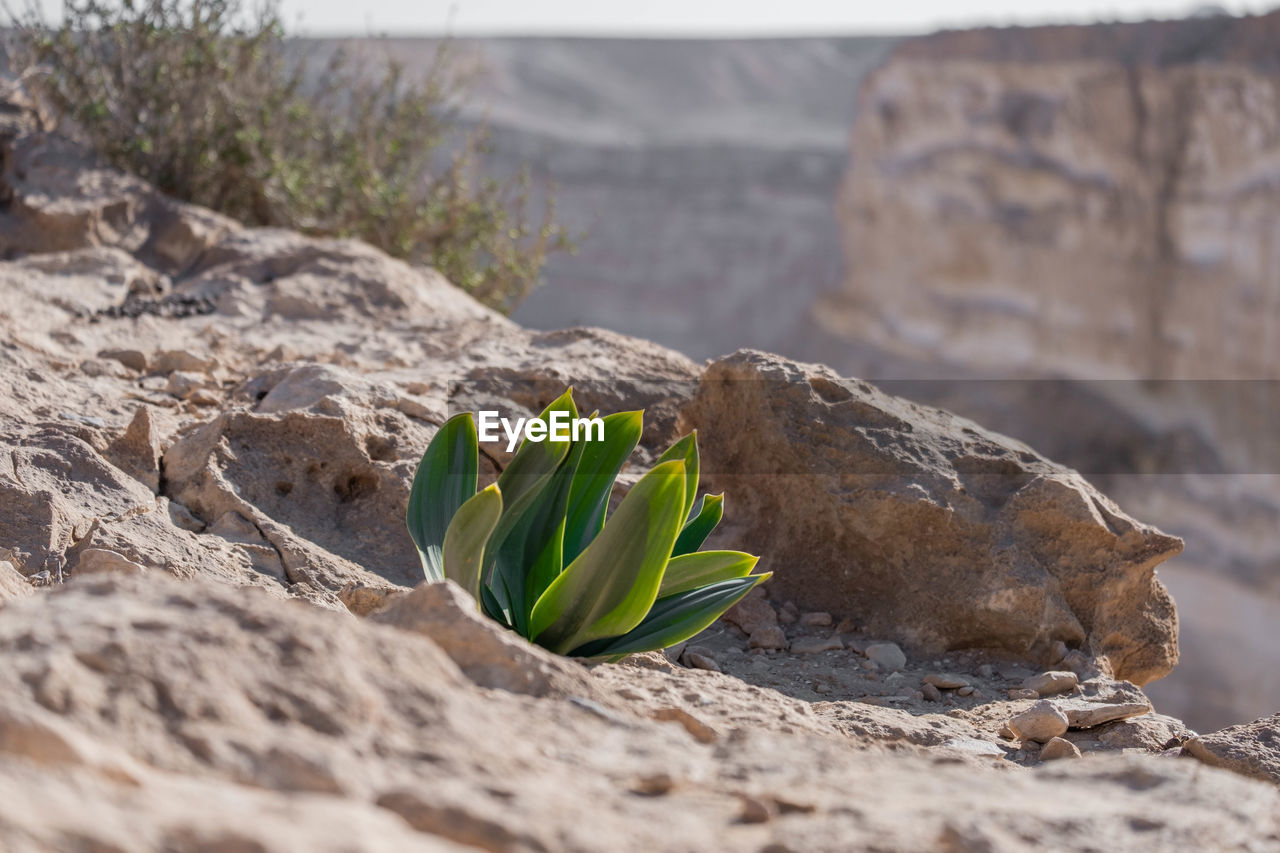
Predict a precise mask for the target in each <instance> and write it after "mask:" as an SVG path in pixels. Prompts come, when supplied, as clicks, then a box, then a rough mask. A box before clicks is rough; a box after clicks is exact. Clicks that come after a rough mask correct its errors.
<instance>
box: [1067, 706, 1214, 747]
mask: <svg viewBox="0 0 1280 853" xmlns="http://www.w3.org/2000/svg"><path fill="white" fill-rule="evenodd" d="M1090 735H1091V736H1093V737H1096V738H1097V740H1098V742H1099V743H1101V744H1102V745H1103V746H1104V747H1106V748H1107V749H1145V750H1148V751H1150V752H1160V751H1162V750H1164V749H1168V748H1169V747H1170V746H1171V745H1172V746H1178V745H1180V744H1182V743H1184V742H1185V741H1186V740H1187V739H1188V738H1190V737H1192V736H1194V735H1195V732H1193V731H1190V730H1189V729H1188V728H1187V727H1186V725H1185V724H1184V723H1183V722H1182V721H1181V720H1177V719H1174V718H1173V717H1168V716H1165V715H1164V714H1143V715H1142V716H1139V717H1131V718H1129V719H1126V720H1118V721H1116V722H1114V723H1104V724H1103V725H1101V726H1099V727H1098V728H1096V729H1092V730H1090Z"/></svg>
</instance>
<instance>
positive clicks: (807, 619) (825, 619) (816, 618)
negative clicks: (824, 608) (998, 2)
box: [800, 612, 832, 628]
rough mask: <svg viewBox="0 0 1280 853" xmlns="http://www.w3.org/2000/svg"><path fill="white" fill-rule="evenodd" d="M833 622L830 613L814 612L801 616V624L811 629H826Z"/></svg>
mask: <svg viewBox="0 0 1280 853" xmlns="http://www.w3.org/2000/svg"><path fill="white" fill-rule="evenodd" d="M831 622H832V619H831V614H830V613H822V612H813V613H805V614H802V615H801V616H800V624H801V625H807V626H809V627H810V628H825V627H827V626H828V625H830V624H831Z"/></svg>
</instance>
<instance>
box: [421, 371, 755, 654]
mask: <svg viewBox="0 0 1280 853" xmlns="http://www.w3.org/2000/svg"><path fill="white" fill-rule="evenodd" d="M554 412H565V413H567V415H568V417H570V418H577V417H578V410H577V407H576V406H575V405H574V402H573V393H572V389H569V390H568V391H565V393H564V394H563V395H562V396H560V397H559V398H558V399H556V400H555V402H553V403H552V404H551V405H550V406H548V407H547V408H546V410H545V411H544V412H543V413H542V415H541V419H542V420H543V421H545V422H548V423H549V422H550V421H551V415H552V414H553V413H554ZM643 415H644V412H642V411H637V412H619V413H617V414H612V415H607V416H606V417H604V418H602V420H603V422H604V435H603V439H602V440H601V439H597V440H594V441H592V440H586V438H585V437H584V438H582V439H579V440H577V441H573V440H567V441H554V440H551V439H550V438H548V439H547V440H546V441H542V442H531V441H527V440H526V441H525V442H523V443H522V444H521V445H520V448H519V449H518V450H517V451H516V454H515V456H514V457H513V458H512V460H511V462H510V463H509V464H508V465H507V466H506V468H505V469H504V470H503V471H502V473H501V475H500V476H499V477H498V482H497V483H495V484H493V485H491V486H488V487H487V488H484V489H481V490H479V491H477V490H476V487H477V481H478V472H479V443H478V440H477V435H476V425H475V420H474V419H473V418H472V416H471V414H470V413H464V414H460V415H455V416H454V417H452V418H450V419H449V420H448V421H446V422H445V424H444V425H443V426H442V427H441V428H440V430H439V432H437V433H436V435H435V437H434V438H433V439H432V441H431V444H430V446H429V447H427V451H426V453H425V454H423V456H422V462H421V463H420V464H419V466H418V471H417V474H416V476H415V477H414V480H413V490H412V492H411V493H410V496H409V512H408V519H407V521H408V526H409V533H410V535H411V536H412V537H413V541H414V544H415V545H417V547H418V555H419V557H421V559H422V570H423V572H424V573H425V574H426V577H427V579H428V580H431V581H439V580H443V579H445V578H448V579H450V580H453V581H456V582H457V583H458V584H460V585H461V586H462V587H463V588H464V589H466V590H467V591H468V592H470V593H471V595H472V596H473V597H474V598H475V599H476V606H477V607H478V608H479V609H480V610H481V612H483V613H485V614H486V615H488V616H489V617H490V618H492V619H495V620H497V621H498V622H500V623H502V624H503V625H505V626H506V627H508V628H510V629H512V630H514V631H516V632H517V633H519V634H520V635H522V636H524V637H526V638H528V639H529V640H531V641H533V642H535V643H537V644H538V645H541V646H544V647H546V648H548V649H550V650H551V651H553V652H556V653H558V654H566V655H574V656H578V657H599V658H606V659H609V660H618V659H620V658H622V657H624V656H626V655H628V654H631V653H634V652H644V651H652V650H655V649H663V648H666V647H668V646H671V645H674V644H676V643H679V642H681V641H683V640H686V639H688V638H689V637H692V636H694V635H695V634H697V633H699V632H700V631H702V630H703V629H704V628H706V627H707V626H708V625H710V624H711V623H712V622H714V621H715V620H716V618H718V617H719V616H720V614H722V613H724V611H726V610H728V609H729V608H730V607H732V606H733V605H734V604H735V603H737V602H738V601H739V600H741V599H742V597H743V596H745V595H746V594H747V593H748V592H750V591H751V589H752V587H754V586H755V585H756V584H758V583H761V582H762V581H764V580H766V579H767V578H768V577H769V575H768V574H759V575H753V574H751V570H752V569H753V568H754V567H755V564H756V560H757V559H758V558H756V557H753V556H752V555H750V554H745V553H743V552H741V551H699V550H698V549H699V548H700V547H702V543H703V542H704V541H705V540H706V538H707V536H708V535H709V534H710V533H711V531H712V530H713V529H714V528H715V526H716V524H718V523H719V521H720V518H721V516H722V515H723V513H724V504H723V496H721V495H704V496H703V497H701V498H698V499H697V500H695V496H696V494H697V490H698V442H697V435H696V434H695V433H690V434H689V435H686V436H685V437H684V438H682V439H680V440H679V441H677V442H676V443H675V444H673V445H672V446H671V447H670V448H669V449H668V450H667V451H666V452H665V453H663V454H662V456H661V458H660V459H659V460H658V463H657V464H656V465H655V466H654V467H653V468H652V469H651V470H650V471H649V472H648V473H646V474H645V475H644V476H643V477H642V478H640V481H639V482H638V483H636V484H635V485H634V486H633V487H632V488H631V491H629V492H628V493H627V494H626V496H625V497H624V498H623V499H622V501H621V503H620V504H619V505H618V507H617V509H616V510H614V511H613V513H612V514H610V515H608V518H607V519H606V513H607V510H608V507H609V497H610V495H611V494H612V492H613V487H614V481H615V480H616V479H617V476H618V473H619V471H621V470H622V466H623V465H624V464H625V463H626V461H627V458H628V457H629V456H630V455H631V452H632V451H633V450H634V449H635V446H636V444H637V443H638V442H639V440H640V433H641V428H642V423H643V420H642V419H643ZM594 416H595V415H594V414H593V417H594ZM588 435H590V431H588Z"/></svg>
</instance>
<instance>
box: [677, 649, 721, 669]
mask: <svg viewBox="0 0 1280 853" xmlns="http://www.w3.org/2000/svg"><path fill="white" fill-rule="evenodd" d="M684 660H685V663H686V664H688V665H689V666H690V667H692V668H694V669H705V670H707V671H708V672H721V671H722V670H721V669H720V664H718V663H716V659H715V658H713V657H710V656H709V655H704V654H700V653H698V652H685V653H684Z"/></svg>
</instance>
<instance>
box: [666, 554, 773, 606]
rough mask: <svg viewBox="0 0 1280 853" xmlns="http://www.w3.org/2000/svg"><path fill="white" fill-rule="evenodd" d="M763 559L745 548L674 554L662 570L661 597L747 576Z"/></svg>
mask: <svg viewBox="0 0 1280 853" xmlns="http://www.w3.org/2000/svg"><path fill="white" fill-rule="evenodd" d="M759 560H760V558H759V557H754V556H752V555H751V554H744V553H743V552H742V551H700V552H698V553H696V554H684V555H682V556H679V557H672V558H671V559H670V560H668V561H667V570H666V571H665V572H663V573H662V584H661V586H659V587H658V597H659V598H666V597H667V596H669V595H675V594H676V593H678V592H688V591H689V590H691V589H697V588H698V587H700V586H707V585H708V584H713V583H719V582H720V581H727V580H732V579H733V578H742V577H746V576H747V575H749V574H751V570H752V569H753V568H755V565H756V563H757V562H758V561H759Z"/></svg>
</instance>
